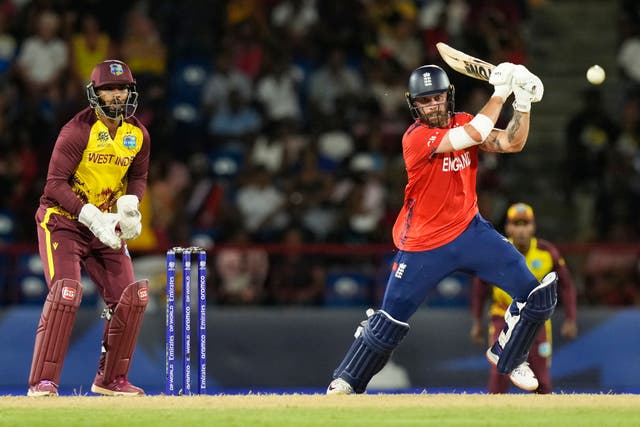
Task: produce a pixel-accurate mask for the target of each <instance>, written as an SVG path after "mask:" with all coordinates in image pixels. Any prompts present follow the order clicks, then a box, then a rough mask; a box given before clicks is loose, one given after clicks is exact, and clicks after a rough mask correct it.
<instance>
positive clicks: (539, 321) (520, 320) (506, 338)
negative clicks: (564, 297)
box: [492, 272, 558, 374]
mask: <svg viewBox="0 0 640 427" xmlns="http://www.w3.org/2000/svg"><path fill="white" fill-rule="evenodd" d="M557 284H558V275H557V274H556V273H555V272H552V273H549V274H547V275H546V276H545V277H544V279H542V282H541V283H540V285H538V286H537V287H536V288H534V289H533V290H532V291H531V292H530V293H529V296H528V297H527V302H526V303H518V302H515V301H514V302H513V303H512V304H511V306H510V307H509V310H507V313H506V314H505V320H506V325H505V327H504V330H503V331H502V332H501V333H500V336H499V337H498V342H496V344H494V346H493V350H492V351H493V352H494V353H496V354H498V355H499V356H500V359H499V360H498V365H497V368H498V372H500V373H503V374H508V373H509V372H511V371H512V370H513V369H514V368H515V367H516V366H518V365H520V364H521V363H522V362H524V361H525V360H526V359H527V355H528V354H529V348H530V347H531V344H532V343H533V341H534V340H535V338H536V336H537V335H538V331H539V330H540V327H541V326H542V325H543V324H544V322H545V321H546V320H547V319H549V318H550V317H551V315H552V314H553V311H554V309H555V306H556V304H557V302H558V296H557Z"/></svg>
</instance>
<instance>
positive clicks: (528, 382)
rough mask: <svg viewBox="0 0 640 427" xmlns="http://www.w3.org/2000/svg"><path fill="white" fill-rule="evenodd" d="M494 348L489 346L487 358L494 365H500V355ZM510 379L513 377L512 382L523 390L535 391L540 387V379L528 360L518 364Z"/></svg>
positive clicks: (510, 374)
mask: <svg viewBox="0 0 640 427" xmlns="http://www.w3.org/2000/svg"><path fill="white" fill-rule="evenodd" d="M492 349H493V347H491V348H489V349H488V350H487V352H486V353H485V354H486V356H487V360H488V361H489V363H491V364H492V365H493V366H498V360H500V356H498V355H497V354H496V353H494V352H493V351H492ZM509 379H511V382H512V383H513V384H514V385H515V386H516V387H519V388H521V389H523V390H527V391H534V390H536V389H537V388H538V379H537V378H536V375H535V374H534V373H533V371H532V370H531V368H530V367H529V363H528V362H526V361H525V362H522V363H521V364H519V365H518V366H516V367H515V368H514V369H513V370H512V371H511V372H510V373H509Z"/></svg>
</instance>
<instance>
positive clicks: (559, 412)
mask: <svg viewBox="0 0 640 427" xmlns="http://www.w3.org/2000/svg"><path fill="white" fill-rule="evenodd" d="M27 425H28V426H34V425H37V426H49V425H51V426H65V427H73V426H102V425H104V426H107V425H111V426H154V427H164V426H173V427H179V426H191V425H193V426H208V425H212V426H213V425H215V426H225V427H226V426H245V425H250V426H278V427H283V426H333V425H336V426H340V427H350V426H372V425H386V426H392V425H393V426H395V425H398V426H413V425H416V426H418V425H420V426H429V425H438V426H439V427H441V426H502V425H504V426H507V425H508V426H514V425H515V426H518V427H522V426H541V425H542V426H545V427H549V426H556V425H557V426H570V425H576V426H598V427H603V426H638V425H640V395H612V394H557V395H546V396H542V395H527V394H518V395H501V396H496V395H486V394H468V395H465V394H415V395H408V394H404V395H396V394H377V395H358V396H324V395H296V394H292V395H251V394H250V395H229V396H225V395H218V396H180V397H169V396H146V397H135V398H121V397H115V398H114V397H93V396H92V397H89V396H74V397H57V398H35V399H34V398H28V397H17V396H4V397H0V426H15V427H21V426H27Z"/></svg>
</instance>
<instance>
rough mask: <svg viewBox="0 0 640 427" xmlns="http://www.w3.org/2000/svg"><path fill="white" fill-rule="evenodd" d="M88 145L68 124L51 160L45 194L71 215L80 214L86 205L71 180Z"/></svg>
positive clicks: (61, 132)
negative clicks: (72, 185) (76, 192)
mask: <svg viewBox="0 0 640 427" xmlns="http://www.w3.org/2000/svg"><path fill="white" fill-rule="evenodd" d="M86 145H87V142H86V140H83V138H81V136H80V135H79V134H78V131H77V129H75V128H73V127H72V126H68V125H67V126H65V127H63V128H62V130H61V131H60V134H59V135H58V139H57V140H56V143H55V145H54V147H53V152H52V153H51V159H50V160H49V170H48V172H47V182H46V184H45V187H44V195H45V197H46V198H48V199H49V200H53V201H55V202H57V203H58V204H59V205H60V206H62V207H63V208H64V209H65V210H66V211H67V212H69V213H70V214H71V215H78V214H79V213H80V209H82V206H83V205H84V201H82V200H80V199H79V198H78V196H77V195H76V194H75V193H74V192H73V190H72V188H71V185H70V184H69V180H70V178H71V177H72V176H73V174H74V172H75V171H76V169H77V168H78V165H79V164H80V161H81V160H82V154H83V153H84V149H85V148H86Z"/></svg>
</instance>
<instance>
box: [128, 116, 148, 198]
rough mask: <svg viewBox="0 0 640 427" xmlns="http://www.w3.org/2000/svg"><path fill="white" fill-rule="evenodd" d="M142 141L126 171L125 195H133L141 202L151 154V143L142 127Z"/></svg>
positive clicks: (145, 187) (145, 186)
mask: <svg viewBox="0 0 640 427" xmlns="http://www.w3.org/2000/svg"><path fill="white" fill-rule="evenodd" d="M141 129H142V134H143V141H142V147H141V148H140V151H139V152H138V153H137V154H136V157H135V158H134V159H133V161H132V162H131V166H129V170H128V171H127V194H133V195H135V196H137V197H138V200H142V196H144V193H145V191H146V189H147V174H148V173H149V157H150V153H151V141H150V137H149V132H148V131H147V129H146V128H144V127H142V128H141Z"/></svg>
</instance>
